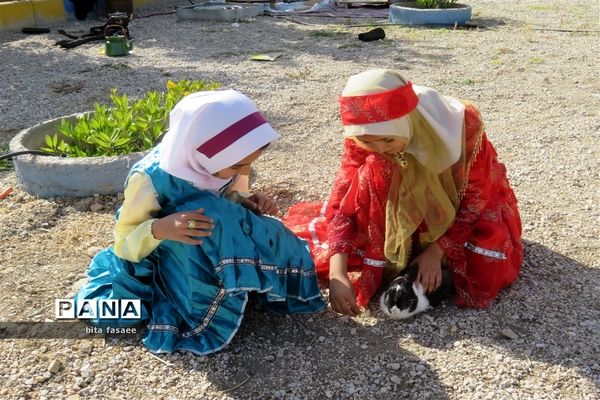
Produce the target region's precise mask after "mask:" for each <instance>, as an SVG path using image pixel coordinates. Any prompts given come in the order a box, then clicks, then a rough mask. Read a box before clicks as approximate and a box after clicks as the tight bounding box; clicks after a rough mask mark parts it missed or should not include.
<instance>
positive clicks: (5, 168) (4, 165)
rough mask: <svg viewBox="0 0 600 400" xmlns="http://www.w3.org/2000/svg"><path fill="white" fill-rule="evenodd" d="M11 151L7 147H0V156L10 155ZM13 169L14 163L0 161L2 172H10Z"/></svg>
mask: <svg viewBox="0 0 600 400" xmlns="http://www.w3.org/2000/svg"><path fill="white" fill-rule="evenodd" d="M8 152H9V149H8V146H7V145H0V154H4V153H8ZM9 169H12V161H11V160H10V159H9V160H0V171H8V170H9Z"/></svg>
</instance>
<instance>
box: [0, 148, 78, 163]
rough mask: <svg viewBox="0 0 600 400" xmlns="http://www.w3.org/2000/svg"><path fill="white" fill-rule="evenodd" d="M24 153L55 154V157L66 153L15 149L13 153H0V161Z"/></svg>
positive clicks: (35, 154) (36, 154) (64, 155)
mask: <svg viewBox="0 0 600 400" xmlns="http://www.w3.org/2000/svg"><path fill="white" fill-rule="evenodd" d="M25 154H31V155H34V156H55V157H66V156H67V155H66V154H53V153H48V152H45V151H41V150H23V151H15V152H14V153H8V154H2V155H0V161H2V160H8V159H9V158H13V157H18V156H23V155H25Z"/></svg>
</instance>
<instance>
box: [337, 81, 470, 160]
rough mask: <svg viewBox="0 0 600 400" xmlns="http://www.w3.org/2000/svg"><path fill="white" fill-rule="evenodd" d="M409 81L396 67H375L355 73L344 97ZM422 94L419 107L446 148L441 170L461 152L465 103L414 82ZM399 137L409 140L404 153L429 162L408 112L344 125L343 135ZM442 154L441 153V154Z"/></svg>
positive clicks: (416, 89) (389, 88)
mask: <svg viewBox="0 0 600 400" xmlns="http://www.w3.org/2000/svg"><path fill="white" fill-rule="evenodd" d="M405 84H406V80H405V79H404V78H402V76H401V75H400V74H399V73H397V72H396V71H393V70H385V69H372V70H368V71H365V72H361V73H359V74H356V75H353V76H351V77H350V78H349V79H348V82H347V83H346V87H345V88H344V90H343V92H342V96H364V95H368V94H375V93H381V92H385V91H388V90H392V89H396V88H398V87H400V86H403V85H405ZM413 89H414V91H415V93H416V94H417V96H418V97H419V103H418V104H417V110H418V111H419V112H420V113H421V114H422V115H423V117H424V118H425V119H426V120H427V122H429V124H430V125H431V127H432V128H433V130H434V131H435V132H436V133H437V135H438V137H439V139H440V140H441V142H442V143H443V144H444V147H445V149H446V151H445V154H443V155H441V156H442V158H441V159H438V162H437V165H438V166H439V171H438V172H440V171H443V170H444V169H446V168H448V167H449V166H450V165H452V164H454V163H455V162H456V161H457V160H458V159H459V157H460V154H461V151H462V129H463V122H464V115H465V113H464V111H465V107H464V105H463V104H462V103H461V102H460V101H459V100H458V99H455V98H453V97H448V96H443V95H441V94H440V93H438V92H437V91H435V90H433V89H430V88H427V87H424V86H416V85H413ZM367 134H369V135H380V136H398V137H404V138H406V139H408V140H409V143H408V145H407V147H406V150H405V152H406V153H410V154H412V155H414V156H415V158H416V159H417V160H418V161H419V162H420V163H421V164H423V165H427V164H428V162H427V161H428V160H427V157H428V152H427V151H424V150H423V149H422V148H421V147H420V146H419V141H418V139H417V138H416V137H415V140H411V139H413V131H412V125H411V123H410V118H409V117H408V115H406V116H404V117H401V118H397V119H392V120H388V121H383V122H375V123H371V124H362V125H345V126H344V136H346V137H351V136H360V135H367ZM439 156H440V155H438V157H439Z"/></svg>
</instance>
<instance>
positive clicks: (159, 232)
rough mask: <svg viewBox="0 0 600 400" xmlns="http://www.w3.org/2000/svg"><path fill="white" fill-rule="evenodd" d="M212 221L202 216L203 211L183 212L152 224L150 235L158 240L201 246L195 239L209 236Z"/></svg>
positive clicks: (201, 209) (198, 240) (200, 241)
mask: <svg viewBox="0 0 600 400" xmlns="http://www.w3.org/2000/svg"><path fill="white" fill-rule="evenodd" d="M213 226H214V225H213V222H212V219H211V218H209V217H207V216H206V215H204V209H203V208H200V209H198V210H196V211H184V212H179V213H175V214H171V215H167V216H166V217H163V218H159V219H157V220H156V221H154V223H153V224H152V235H154V237H155V238H156V239H158V240H176V241H178V242H183V243H188V244H202V240H200V239H195V238H197V237H206V236H210V235H211V233H212V229H213Z"/></svg>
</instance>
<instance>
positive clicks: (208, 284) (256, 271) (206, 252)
mask: <svg viewBox="0 0 600 400" xmlns="http://www.w3.org/2000/svg"><path fill="white" fill-rule="evenodd" d="M159 155H160V148H156V149H155V150H153V151H152V152H151V153H150V154H148V155H147V156H146V157H144V158H143V159H142V160H140V161H139V162H138V163H137V164H136V165H135V166H134V167H133V168H132V170H131V172H130V175H131V174H132V173H134V172H138V171H139V172H144V173H146V174H147V175H148V176H149V177H150V179H151V181H152V184H153V185H154V189H155V190H156V195H157V198H158V202H159V204H160V205H161V207H162V210H161V214H160V215H159V217H162V216H165V215H169V214H172V213H175V212H180V211H189V210H197V209H199V208H204V210H205V214H206V215H208V216H209V217H211V218H212V219H213V221H214V225H215V226H214V229H213V233H212V235H211V236H210V237H206V238H202V240H203V243H202V244H201V245H190V244H185V243H181V242H176V241H170V240H164V241H162V242H161V244H160V245H159V246H158V247H157V248H156V249H155V250H154V251H153V252H152V253H151V254H150V255H149V256H148V257H146V258H144V259H142V260H141V261H140V262H138V263H135V262H131V261H127V260H124V259H122V258H119V257H117V256H116V255H115V253H114V252H113V249H112V248H108V249H106V250H104V251H102V252H100V253H98V254H97V255H96V256H95V257H94V259H93V260H92V262H91V264H90V266H89V270H88V282H87V284H85V285H84V286H83V287H82V288H81V289H80V290H79V292H78V293H77V295H76V297H75V301H76V302H79V301H81V300H83V299H96V300H98V299H141V303H142V310H141V314H142V315H141V321H142V323H143V325H145V326H146V328H147V329H146V330H145V332H144V333H143V343H144V345H145V346H146V347H147V348H148V349H149V350H150V351H152V352H155V353H165V352H167V353H170V352H174V351H177V350H181V351H190V352H193V353H196V354H200V355H204V354H208V353H212V352H215V351H218V350H220V349H222V348H223V347H225V346H226V345H227V344H228V343H229V342H230V341H231V339H232V338H233V336H234V335H235V333H236V332H237V330H238V328H239V326H240V323H241V321H242V317H243V314H244V309H245V307H246V304H247V302H248V293H249V292H257V293H258V297H259V300H260V302H261V303H262V304H263V305H264V306H265V307H266V308H268V309H271V310H273V311H277V312H282V313H315V312H318V311H320V310H322V309H323V308H324V306H325V305H324V302H323V299H322V296H321V292H320V290H319V287H318V285H317V277H316V273H315V268H314V264H313V261H312V259H311V256H310V253H309V251H308V248H307V245H306V243H305V242H304V241H302V240H301V239H299V238H298V237H296V236H295V235H294V234H293V233H292V232H291V231H289V230H288V229H287V228H285V227H284V226H283V224H282V223H281V222H280V221H279V220H277V219H274V218H270V217H266V216H260V215H256V214H254V213H253V212H251V211H249V210H248V209H246V208H244V207H242V206H240V205H238V204H236V203H233V202H231V201H229V200H228V199H225V198H223V197H221V196H220V195H219V194H218V193H215V192H212V191H209V190H199V189H197V188H196V187H194V186H192V185H191V184H190V183H188V182H187V181H184V180H182V179H179V178H176V177H174V176H172V175H170V174H168V173H167V172H165V171H163V170H161V169H160V168H159V167H158V164H159V163H158V161H159ZM117 218H118V213H117ZM139 322H140V320H135V319H133V320H126V319H117V320H114V319H113V320H107V319H103V320H100V319H95V320H92V321H91V323H92V324H94V325H96V326H98V327H101V328H102V327H108V326H111V327H120V328H123V327H128V326H132V325H133V324H138V323H139Z"/></svg>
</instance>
